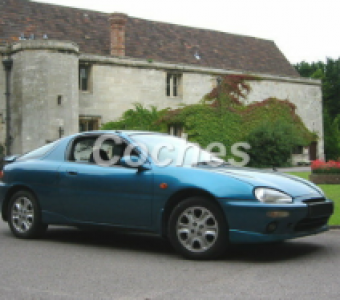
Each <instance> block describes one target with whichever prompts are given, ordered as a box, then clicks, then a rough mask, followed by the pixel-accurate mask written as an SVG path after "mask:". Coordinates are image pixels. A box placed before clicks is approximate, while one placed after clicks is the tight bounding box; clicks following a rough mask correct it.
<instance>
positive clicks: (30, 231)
mask: <svg viewBox="0 0 340 300" xmlns="http://www.w3.org/2000/svg"><path fill="white" fill-rule="evenodd" d="M8 224H9V227H10V229H11V231H12V233H13V234H14V235H15V236H16V237H19V238H26V239H30V238H37V237H39V236H40V235H41V234H42V233H43V232H44V231H45V230H46V229H47V224H43V223H42V221H41V212H40V209H39V204H38V201H37V200H36V198H35V197H34V195H33V194H32V193H30V192H28V191H19V192H16V193H15V194H14V195H13V196H12V198H11V200H10V202H9V207H8Z"/></svg>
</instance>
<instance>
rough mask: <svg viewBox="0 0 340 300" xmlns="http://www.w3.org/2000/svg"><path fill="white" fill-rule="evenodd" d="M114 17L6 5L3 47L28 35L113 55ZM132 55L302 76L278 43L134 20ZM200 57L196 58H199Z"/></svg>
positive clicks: (22, 3)
mask: <svg viewBox="0 0 340 300" xmlns="http://www.w3.org/2000/svg"><path fill="white" fill-rule="evenodd" d="M108 19H109V14H106V13H101V12H95V11H90V10H83V9H76V8H70V7H63V6H57V5H50V4H43V3H37V2H31V1H28V0H1V1H0V43H1V42H13V41H17V40H18V39H19V37H20V35H21V34H22V33H24V34H25V35H26V37H27V36H29V35H30V34H35V38H38V39H41V38H42V37H43V35H44V34H47V35H48V38H49V39H59V40H70V41H73V42H75V43H77V44H78V45H79V46H80V51H81V52H83V53H89V54H99V55H110V23H109V20H108ZM125 51H126V56H127V57H132V58H141V59H153V60H156V61H164V62H171V63H183V64H191V65H198V66H202V67H211V68H216V69H226V70H240V71H249V72H255V73H265V74H272V75H280V76H288V77H298V76H299V75H298V73H297V72H296V71H295V69H294V68H293V67H292V65H291V64H290V63H289V62H288V60H287V59H286V58H285V57H284V55H283V54H282V53H281V51H280V50H279V49H278V48H277V46H276V45H275V43H274V42H273V41H269V40H264V39H258V38H254V37H248V36H241V35H235V34H229V33H224V32H218V31H213V30H207V29H199V28H192V27H186V26H180V25H174V24H169V23H163V22H155V21H149V20H143V19H138V18H132V17H129V18H128V21H127V24H126V49H125ZM196 53H197V54H198V55H199V56H200V59H197V58H196V57H195V54H196Z"/></svg>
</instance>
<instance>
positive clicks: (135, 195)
mask: <svg viewBox="0 0 340 300" xmlns="http://www.w3.org/2000/svg"><path fill="white" fill-rule="evenodd" d="M93 138H94V137H93V136H92V137H89V138H88V139H86V138H85V139H84V138H82V140H76V141H74V146H73V147H72V148H71V152H72V151H73V152H74V153H73V154H72V153H71V154H70V157H72V156H73V159H70V161H67V162H65V163H64V164H63V165H62V166H61V168H60V169H59V172H60V174H59V191H60V198H61V199H62V204H63V208H64V210H65V215H66V216H67V217H68V218H70V219H72V220H74V221H77V222H88V223H101V224H114V225H122V226H126V227H148V226H150V225H151V211H152V199H153V173H152V170H146V171H139V170H138V169H134V168H125V167H122V166H120V165H113V166H100V165H97V164H95V163H90V162H89V161H90V159H91V158H90V157H91V152H92V150H93V146H91V144H93V143H92V142H93ZM91 139H92V140H91ZM81 143H82V144H83V145H84V144H88V145H89V146H88V148H87V149H86V147H78V146H79V145H81ZM77 145H78V146H77ZM77 147H78V148H77ZM80 148H82V150H83V152H82V154H80V155H79V153H78V154H75V153H76V152H77V149H80ZM72 149H74V150H72ZM110 151H111V154H112V152H114V150H112V149H111V150H110ZM110 151H108V152H110ZM78 152H79V151H78ZM75 156H76V157H75Z"/></svg>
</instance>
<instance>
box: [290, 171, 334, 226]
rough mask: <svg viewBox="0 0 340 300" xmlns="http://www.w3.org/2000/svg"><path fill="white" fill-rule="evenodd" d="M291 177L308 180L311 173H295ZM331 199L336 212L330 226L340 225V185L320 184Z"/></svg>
mask: <svg viewBox="0 0 340 300" xmlns="http://www.w3.org/2000/svg"><path fill="white" fill-rule="evenodd" d="M289 174H291V175H295V176H299V177H302V178H305V179H308V177H309V174H310V172H296V173H295V172H294V173H289ZM318 186H319V187H320V188H322V190H323V191H324V192H325V194H326V196H327V197H328V198H329V199H332V200H333V201H334V204H335V212H334V215H333V216H332V217H331V219H330V222H329V224H330V225H340V184H319V185H318Z"/></svg>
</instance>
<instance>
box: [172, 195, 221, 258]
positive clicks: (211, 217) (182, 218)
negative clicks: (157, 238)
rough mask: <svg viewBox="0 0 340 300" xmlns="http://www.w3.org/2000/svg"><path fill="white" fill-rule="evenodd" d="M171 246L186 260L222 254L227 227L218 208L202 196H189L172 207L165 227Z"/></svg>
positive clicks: (214, 256)
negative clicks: (166, 227) (167, 224)
mask: <svg viewBox="0 0 340 300" xmlns="http://www.w3.org/2000/svg"><path fill="white" fill-rule="evenodd" d="M168 237H169V240H170V242H171V244H172V245H173V247H174V248H175V249H176V250H177V251H178V252H179V253H181V254H182V255H183V256H184V257H186V258H189V259H214V258H217V257H219V256H221V255H222V254H224V252H225V250H226V248H227V245H228V228H227V224H226V221H225V217H224V215H223V213H222V211H221V209H220V208H219V207H217V205H215V204H214V203H213V202H212V201H210V200H208V199H206V198H202V197H192V198H188V199H186V200H184V201H183V202H181V203H179V204H178V205H177V206H176V207H175V208H174V210H173V212H172V214H171V216H170V220H169V226H168Z"/></svg>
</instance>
